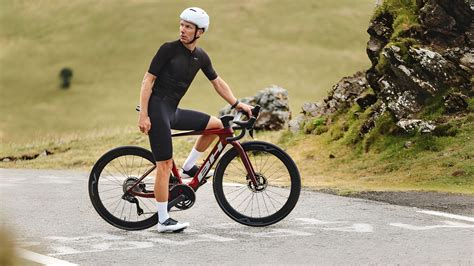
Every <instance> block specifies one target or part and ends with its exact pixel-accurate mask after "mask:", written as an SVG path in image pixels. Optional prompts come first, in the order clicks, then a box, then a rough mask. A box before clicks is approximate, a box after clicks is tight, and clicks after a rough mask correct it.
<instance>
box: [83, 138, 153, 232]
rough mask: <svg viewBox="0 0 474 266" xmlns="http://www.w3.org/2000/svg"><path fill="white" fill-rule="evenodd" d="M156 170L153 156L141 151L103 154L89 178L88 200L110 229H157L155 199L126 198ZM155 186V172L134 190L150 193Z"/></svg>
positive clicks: (130, 148)
mask: <svg viewBox="0 0 474 266" xmlns="http://www.w3.org/2000/svg"><path fill="white" fill-rule="evenodd" d="M153 167H155V160H154V157H153V154H152V153H151V152H150V151H148V150H146V149H144V148H141V147H133V146H125V147H119V148H116V149H113V150H111V151H109V152H107V153H106V154H104V155H103V156H102V157H101V158H100V159H99V160H98V161H97V162H96V164H95V165H94V167H93V168H92V171H91V174H90V177H89V197H90V199H91V201H92V205H93V206H94V208H95V210H96V211H97V212H98V213H99V215H100V216H101V217H102V218H103V219H104V220H105V221H107V222H108V223H110V224H111V225H113V226H116V227H118V228H121V229H125V230H142V229H146V228H149V227H152V226H154V225H155V224H156V223H157V222H158V217H157V213H156V205H155V199H154V198H143V197H135V196H132V195H126V196H124V194H126V193H125V192H126V191H127V190H128V189H129V188H130V187H131V186H133V185H134V184H135V183H136V182H137V181H138V180H139V178H140V177H141V176H142V175H143V174H144V173H146V172H147V171H148V170H149V169H151V168H153ZM154 184H155V171H153V172H151V173H150V174H148V176H146V177H145V178H144V179H143V180H142V181H141V182H140V184H138V185H137V186H136V187H135V188H134V190H135V192H141V193H151V192H152V191H153V187H154Z"/></svg>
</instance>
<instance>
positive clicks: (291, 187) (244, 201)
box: [213, 141, 301, 226]
mask: <svg viewBox="0 0 474 266" xmlns="http://www.w3.org/2000/svg"><path fill="white" fill-rule="evenodd" d="M242 148H243V149H244V151H245V152H246V154H247V156H248V157H249V160H250V163H251V164H252V167H253V168H254V171H255V175H256V178H257V182H258V185H257V186H255V185H254V184H253V183H252V182H251V181H250V178H249V176H248V174H247V170H246V169H245V167H244V165H243V162H242V159H241V158H240V156H239V154H238V152H237V150H236V149H235V148H232V149H230V150H229V151H227V152H226V153H225V154H224V155H223V156H222V159H221V160H220V161H219V163H218V165H217V166H216V172H215V174H214V182H213V188H214V195H215V197H216V200H217V202H218V204H219V206H220V207H221V208H222V210H223V211H224V212H225V213H226V214H227V215H228V216H229V217H230V218H232V219H233V220H235V221H237V222H239V223H241V224H245V225H249V226H267V225H271V224H274V223H276V222H278V221H280V220H281V219H283V218H285V217H286V216H287V215H288V214H289V213H290V212H291V211H292V210H293V208H294V207H295V205H296V203H297V202H298V198H299V194H300V190H301V181H300V175H299V171H298V168H297V167H296V165H295V163H294V162H293V160H292V159H291V157H290V156H289V155H288V154H287V153H285V152H284V151H283V150H281V149H280V148H279V147H277V146H275V145H273V144H271V143H266V142H260V141H252V142H246V143H242Z"/></svg>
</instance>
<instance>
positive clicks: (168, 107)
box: [148, 94, 211, 161]
mask: <svg viewBox="0 0 474 266" xmlns="http://www.w3.org/2000/svg"><path fill="white" fill-rule="evenodd" d="M148 115H149V117H150V121H151V129H150V131H149V132H148V138H149V140H150V146H151V151H152V152H153V156H154V157H155V161H166V160H169V159H171V158H172V157H173V143H172V139H171V129H176V130H204V129H206V126H207V124H208V123H209V119H210V118H211V117H210V116H209V115H208V114H205V113H202V112H198V111H193V110H186V109H180V108H178V104H177V102H176V101H174V100H171V99H169V98H167V97H166V96H165V97H163V96H157V95H154V94H152V95H151V97H150V101H149V103H148Z"/></svg>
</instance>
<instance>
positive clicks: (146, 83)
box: [138, 72, 156, 134]
mask: <svg viewBox="0 0 474 266" xmlns="http://www.w3.org/2000/svg"><path fill="white" fill-rule="evenodd" d="M155 79H156V76H155V75H153V74H150V73H148V72H146V73H145V76H144V77H143V81H142V86H141V89H140V114H139V117H138V127H139V128H140V131H141V132H143V133H145V134H148V131H149V130H150V128H151V122H150V117H148V101H149V100H150V96H151V90H152V87H153V84H154V83H155Z"/></svg>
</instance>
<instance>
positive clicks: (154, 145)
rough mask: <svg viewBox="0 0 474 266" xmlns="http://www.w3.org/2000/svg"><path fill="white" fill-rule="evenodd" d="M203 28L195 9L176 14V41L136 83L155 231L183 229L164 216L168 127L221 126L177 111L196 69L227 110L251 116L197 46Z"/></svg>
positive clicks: (189, 169) (205, 23) (196, 154)
mask: <svg viewBox="0 0 474 266" xmlns="http://www.w3.org/2000/svg"><path fill="white" fill-rule="evenodd" d="M208 29H209V16H208V15H207V13H206V12H205V11H204V10H202V9H201V8H198V7H191V8H186V9H185V10H184V11H183V12H182V13H181V15H180V24H179V32H180V35H179V40H176V41H172V42H166V43H164V44H163V45H161V47H160V48H159V49H158V52H157V53H156V55H155V56H154V57H153V60H152V61H151V64H150V67H149V69H148V71H147V72H146V73H145V76H144V78H143V81H142V85H141V90H140V106H141V108H140V114H139V119H138V127H139V128H140V131H141V132H143V133H145V134H147V135H148V136H149V141H150V146H151V150H152V152H153V155H154V157H155V160H156V179H155V187H154V193H155V199H156V205H157V211H158V231H159V232H176V231H181V230H183V229H185V228H186V227H188V226H189V223H180V222H178V221H176V220H173V219H171V218H170V217H169V214H168V192H169V191H168V189H169V187H168V183H169V176H170V172H171V168H172V164H173V161H172V155H173V147H172V140H171V129H178V130H203V129H211V128H223V125H222V122H221V121H220V119H218V118H217V117H214V116H209V115H208V114H205V113H202V112H198V111H193V110H185V109H180V108H178V104H179V101H180V100H181V98H182V97H183V96H184V94H185V93H186V91H187V90H188V88H189V86H190V85H191V83H192V81H193V79H194V77H195V76H196V74H197V72H198V71H199V69H201V70H202V72H203V73H204V74H205V75H206V77H207V78H208V79H209V81H210V82H211V83H212V86H213V87H214V89H215V90H216V92H217V93H218V94H219V95H220V96H221V97H222V98H223V99H224V100H225V101H227V102H228V103H229V104H231V105H232V107H233V108H236V109H238V110H242V111H244V112H246V113H248V114H249V117H250V115H251V109H252V106H250V105H247V104H244V103H241V102H239V101H238V99H237V98H236V97H235V96H234V94H233V93H232V91H231V89H230V87H229V85H228V84H227V83H226V82H225V81H224V80H223V79H222V78H220V77H219V76H218V74H217V73H216V71H215V70H214V68H213V67H212V63H211V60H210V58H209V56H208V55H207V53H206V52H205V51H204V50H203V49H202V48H200V47H197V43H198V40H199V38H200V37H201V36H202V35H203V34H204V33H205V32H207V31H208ZM215 138H216V136H214V135H202V136H200V137H199V138H198V139H197V141H196V144H195V145H194V148H193V149H192V151H191V153H190V154H189V156H188V158H187V159H186V161H185V162H184V164H183V167H182V171H183V177H187V176H190V177H192V176H194V174H196V172H197V170H198V167H197V166H196V165H195V163H196V161H197V160H198V159H199V158H200V156H201V155H202V153H203V152H204V151H205V150H206V149H207V148H208V147H209V146H210V144H211V143H212V142H213V141H214V139H215Z"/></svg>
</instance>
